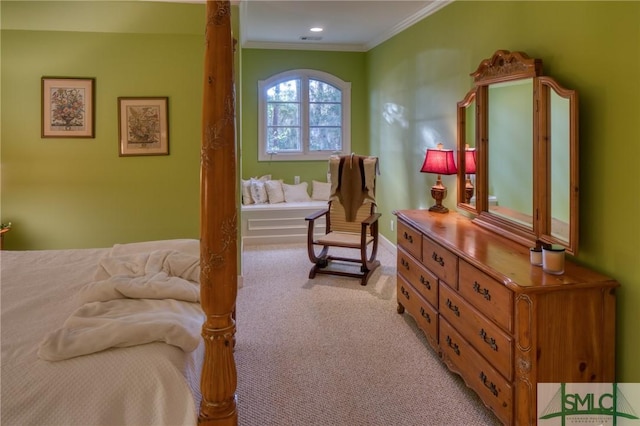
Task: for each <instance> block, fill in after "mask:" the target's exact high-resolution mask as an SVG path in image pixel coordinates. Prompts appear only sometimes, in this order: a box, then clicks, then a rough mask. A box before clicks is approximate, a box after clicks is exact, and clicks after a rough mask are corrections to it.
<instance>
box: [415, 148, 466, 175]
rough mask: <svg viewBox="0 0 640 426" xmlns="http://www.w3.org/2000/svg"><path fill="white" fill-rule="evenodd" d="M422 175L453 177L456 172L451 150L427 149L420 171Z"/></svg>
mask: <svg viewBox="0 0 640 426" xmlns="http://www.w3.org/2000/svg"><path fill="white" fill-rule="evenodd" d="M420 171H421V172H422V173H434V174H439V175H454V174H456V173H457V172H458V169H457V168H456V163H455V161H454V156H453V150H451V149H427V154H426V155H425V157H424V163H423V164H422V168H421V169H420Z"/></svg>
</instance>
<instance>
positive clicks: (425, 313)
mask: <svg viewBox="0 0 640 426" xmlns="http://www.w3.org/2000/svg"><path fill="white" fill-rule="evenodd" d="M420 315H422V317H423V318H424V319H426V320H427V322H428V323H429V324H431V315H429V313H428V312H427V311H425V310H424V308H423V307H422V306H420Z"/></svg>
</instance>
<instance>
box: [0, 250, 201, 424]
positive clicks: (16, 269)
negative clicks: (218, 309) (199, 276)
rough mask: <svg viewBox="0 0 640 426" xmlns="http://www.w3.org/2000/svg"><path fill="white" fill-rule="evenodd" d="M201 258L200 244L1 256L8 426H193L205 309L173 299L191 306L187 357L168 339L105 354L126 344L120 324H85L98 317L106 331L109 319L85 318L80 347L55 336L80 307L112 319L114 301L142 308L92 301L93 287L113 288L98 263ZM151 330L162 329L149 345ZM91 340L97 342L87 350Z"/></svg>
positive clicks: (107, 300)
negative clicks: (118, 344) (101, 276)
mask: <svg viewBox="0 0 640 426" xmlns="http://www.w3.org/2000/svg"><path fill="white" fill-rule="evenodd" d="M198 252H199V243H198V241H197V240H171V241H158V242H146V243H133V244H124V245H116V246H114V247H112V248H110V249H81V250H36V251H5V252H2V258H1V262H2V265H1V266H2V300H1V304H2V307H1V308H2V309H1V323H2V354H1V356H2V372H1V375H2V404H1V406H2V424H6V425H28V424H31V425H56V424H59V425H63V424H64V425H98V424H103V425H116V424H117V425H123V424H138V425H143V424H157V425H178V424H180V425H187V424H195V422H196V419H197V415H198V409H197V408H198V404H199V402H200V391H199V387H200V386H199V382H200V368H201V366H202V360H203V355H204V344H203V343H202V342H199V341H198V340H200V339H197V337H198V334H199V330H198V326H199V324H201V323H202V320H203V314H202V310H201V309H200V306H199V303H197V302H178V301H175V300H174V299H171V300H172V302H173V303H184V304H185V306H187V307H189V308H190V312H189V315H188V316H187V317H186V318H187V320H189V321H187V322H185V323H188V324H189V326H190V327H191V330H190V333H189V336H190V337H189V339H190V341H189V344H190V345H192V346H190V347H186V348H185V349H186V350H183V349H181V348H180V346H178V345H176V344H173V345H172V344H167V343H163V342H162V341H154V342H153V343H148V344H136V343H137V342H136V340H135V339H134V338H132V337H129V342H130V343H131V344H132V346H130V347H126V348H113V349H104V350H103V347H104V346H111V345H113V344H115V343H116V342H115V341H114V340H113V339H114V338H120V339H121V340H124V339H125V338H126V337H128V336H127V335H126V334H124V333H123V332H120V333H119V332H118V329H117V328H115V327H117V326H118V324H115V325H114V327H112V328H108V329H107V328H104V326H103V328H102V329H99V328H95V331H93V330H94V329H92V328H91V324H89V325H87V324H86V320H87V319H90V318H97V319H98V320H102V321H103V325H104V324H105V323H104V318H103V317H98V316H93V315H91V316H87V317H84V318H83V320H85V324H84V325H83V326H82V327H79V326H77V325H76V326H75V327H74V328H73V330H74V331H76V332H77V333H76V334H79V332H80V331H82V332H83V333H82V335H81V336H80V335H79V336H78V338H79V339H81V341H79V342H78V343H80V345H73V344H64V345H60V346H59V347H58V345H57V343H59V342H73V339H72V338H69V337H64V338H60V337H61V335H60V334H59V333H58V334H56V333H57V332H58V331H60V330H63V325H64V324H65V322H66V321H67V320H68V319H70V318H72V317H73V315H74V314H75V313H77V312H78V311H79V309H81V308H82V307H85V306H87V307H88V306H91V307H92V308H93V309H94V312H93V314H95V313H96V312H95V309H96V308H97V307H99V306H104V307H107V308H109V309H111V310H112V311H113V308H114V307H116V306H122V305H118V304H117V303H118V302H136V301H137V300H136V299H135V298H129V299H123V300H120V299H111V298H110V297H105V296H104V295H100V299H101V300H102V301H92V300H91V299H95V298H96V295H98V292H96V291H95V290H96V289H97V287H96V286H93V287H92V285H93V284H94V283H98V282H100V283H105V284H107V283H110V281H107V280H101V281H98V280H97V279H96V275H97V272H98V271H99V270H100V267H99V266H100V265H101V264H102V262H105V261H107V260H112V259H115V260H118V261H120V260H127V261H128V262H129V265H131V264H133V263H132V260H134V259H145V258H148V259H153V258H154V257H152V255H151V254H154V255H161V254H163V253H184V255H185V257H186V258H189V259H195V262H194V261H192V262H191V263H192V264H193V263H196V264H197V260H198ZM147 254H148V256H147ZM158 257H159V256H155V258H158ZM111 263H113V262H111ZM147 264H151V262H147ZM147 270H148V271H150V270H151V267H148V268H147ZM124 276H125V275H119V276H118V278H119V282H120V283H124V282H126V281H125V280H124V279H123V278H122V277H124ZM111 282H114V281H111ZM138 282H140V280H138ZM169 284H173V283H170V282H169ZM191 286H192V287H194V288H195V289H197V285H193V284H191ZM92 288H93V290H94V291H92V293H91V294H89V293H87V291H86V289H92ZM102 288H103V289H106V286H104V285H103V286H102ZM83 290H84V291H83ZM103 293H104V290H103ZM129 296H131V294H129ZM174 297H176V296H175V295H174ZM157 302H158V303H161V302H163V300H161V299H159V300H157ZM158 308H159V309H158V312H160V313H163V312H164V311H161V310H160V309H161V308H162V309H163V308H164V307H163V306H161V305H158ZM121 312H123V311H121ZM149 312H151V311H149ZM112 318H113V317H112ZM129 318H136V319H137V318H141V314H140V312H137V311H136V312H135V313H132V314H131V315H130V316H129ZM147 318H148V317H147ZM140 323H141V322H140ZM198 323H199V324H198ZM147 324H148V325H149V326H151V327H153V329H157V330H158V334H157V335H156V336H154V335H153V331H154V330H150V331H151V332H152V333H151V334H148V335H147V336H145V337H146V338H147V340H150V339H157V338H158V337H160V339H162V335H163V334H165V331H163V330H162V326H163V325H162V324H154V323H153V322H147ZM142 325H144V324H141V326H142ZM128 329H131V328H130V327H129V328H128ZM124 331H125V332H126V330H124ZM102 333H106V334H108V336H107V338H103V336H102ZM92 336H94V337H92ZM72 337H73V336H72ZM109 337H111V341H109ZM134 337H136V336H134ZM194 338H195V339H196V340H195V345H194V343H193V340H194ZM93 339H97V340H98V341H97V342H94V343H91V342H92V340H93ZM45 343H46V344H45ZM184 345H185V344H184V343H183V346H184ZM194 346H195V347H194ZM192 348H193V349H192Z"/></svg>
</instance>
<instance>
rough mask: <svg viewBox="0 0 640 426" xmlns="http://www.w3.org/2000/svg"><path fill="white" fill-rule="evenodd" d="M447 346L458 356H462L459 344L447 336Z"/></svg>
mask: <svg viewBox="0 0 640 426" xmlns="http://www.w3.org/2000/svg"><path fill="white" fill-rule="evenodd" d="M447 345H449V347H450V348H451V349H453V351H454V352H455V353H456V355H458V356H460V348H459V347H458V344H457V343H453V340H452V339H451V336H447Z"/></svg>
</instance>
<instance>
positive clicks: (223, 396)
mask: <svg viewBox="0 0 640 426" xmlns="http://www.w3.org/2000/svg"><path fill="white" fill-rule="evenodd" d="M230 15H231V6H230V2H229V1H210V0H208V1H207V3H206V17H205V18H206V30H205V59H204V68H205V69H204V90H203V109H202V148H201V156H200V157H201V158H200V195H201V201H200V238H199V240H191V241H188V240H178V241H175V240H172V241H160V242H145V243H138V244H136V243H131V244H128V245H116V246H113V247H110V248H100V249H81V250H44V251H24V252H3V253H2V258H1V259H0V261H1V262H2V265H1V266H2V300H1V305H2V406H1V409H2V411H1V416H2V424H3V425H4V424H39V425H41V424H47V425H51V424H61V425H62V424H63V425H71V424H82V425H88V424H110V425H112V424H113V425H115V424H118V425H125V424H135V425H150V424H163V425H169V424H171V425H173V424H176V425H177V424H179V425H188V424H196V423H198V424H215V425H233V424H237V419H238V414H237V404H236V395H235V391H236V384H237V373H236V369H235V368H236V367H235V360H234V357H233V347H234V344H235V330H236V329H235V319H234V309H235V300H236V295H237V246H238V244H237V235H238V232H237V217H238V214H237V210H238V203H237V190H236V188H237V184H236V182H238V179H239V178H238V176H237V175H236V161H237V160H236V155H235V129H234V123H235V97H234V87H233V82H234V77H233V75H234V74H233V55H234V40H233V37H232V34H231V19H230V18H231V16H230ZM194 167H197V166H195V165H194ZM194 245H195V249H194ZM167 250H168V251H171V252H172V253H173V254H174V255H184V254H185V253H192V252H193V251H194V250H195V252H196V255H197V260H198V270H199V272H198V277H199V280H198V281H199V285H198V289H199V292H198V299H199V303H198V310H197V315H199V316H198V317H197V318H198V329H199V330H198V332H199V336H198V338H197V341H196V343H195V344H194V342H193V340H192V339H183V337H179V336H184V335H183V334H180V335H179V336H175V337H176V339H177V341H172V344H167V343H166V342H162V341H157V342H152V343H146V344H139V345H133V346H128V347H116V348H109V349H106V350H100V351H97V352H95V353H87V354H83V355H79V356H72V357H70V358H65V357H66V356H67V355H69V354H68V353H65V354H64V356H63V357H62V359H61V360H58V361H45V360H43V359H41V358H40V357H39V355H42V354H46V355H45V356H56V355H55V353H56V349H63V352H64V350H65V349H68V347H69V345H66V344H60V343H59V342H63V343H64V342H67V341H66V340H64V339H63V338H61V337H60V336H57V337H59V338H60V339H59V340H55V339H54V340H53V341H49V340H47V338H48V336H49V333H52V332H53V333H56V332H58V331H59V328H60V327H61V326H62V328H65V326H64V325H65V324H66V321H67V320H69V319H70V317H74V321H75V320H77V321H79V322H82V319H83V318H84V317H82V315H80V316H79V317H78V318H75V317H76V314H77V310H79V309H81V308H82V307H83V306H84V305H83V304H82V303H79V300H78V296H77V295H78V293H83V289H84V288H85V286H87V285H88V284H92V283H94V282H95V281H96V274H97V273H98V272H99V271H100V270H101V268H103V269H104V265H103V264H102V263H101V262H102V259H104V258H105V256H107V257H119V256H115V255H114V254H118V255H123V256H124V255H126V256H129V255H135V254H137V255H138V257H140V256H142V257H144V256H148V257H149V258H150V257H151V256H152V255H153V256H158V253H157V252H158V251H167ZM116 252H117V253H116ZM164 255H166V256H168V254H167V253H164ZM160 256H162V254H161V255H160ZM156 260H157V259H156ZM147 261H148V260H147ZM153 264H154V265H156V263H153ZM118 265H119V266H118V267H121V265H120V264H118ZM163 265H164V263H163ZM102 272H104V271H102ZM112 276H116V275H112ZM99 278H105V277H104V276H101V277H99ZM98 281H104V280H98ZM109 291H110V290H109ZM136 291H137V290H136ZM185 291H186V290H185ZM139 299H140V300H142V301H140V300H139V301H138V302H139V303H144V300H147V299H146V298H145V297H140V298H139ZM167 299H171V298H167ZM85 300H89V299H82V298H81V301H85ZM104 302H105V301H98V302H89V303H104ZM106 302H109V300H107V301H106ZM134 303H135V302H134ZM185 303H191V305H193V304H194V302H185ZM181 306H183V305H181ZM184 306H186V305H184ZM177 309H182V308H177ZM189 309H190V310H192V309H191V308H189ZM191 314H192V316H193V314H194V313H193V312H191ZM190 321H192V320H190ZM135 325H137V324H135ZM185 328H190V329H192V328H193V327H192V324H191V326H190V327H185ZM167 330H169V331H170V330H172V329H171V328H170V327H169V328H168V329H167ZM69 334H72V333H67V332H62V335H63V336H66V337H68V336H69ZM116 334H118V333H116ZM143 334H144V333H143ZM165 335H166V333H165ZM100 340H101V339H100V338H98V339H93V341H100ZM183 340H184V341H183ZM43 341H46V344H45V345H44V346H45V349H43ZM74 342H76V341H74ZM74 344H75V343H74ZM183 346H184V348H186V349H187V350H184V349H183ZM47 348H48V349H47ZM47 350H51V351H50V352H51V353H54V355H51V353H50V352H47ZM73 354H75V352H74V353H73Z"/></svg>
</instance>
